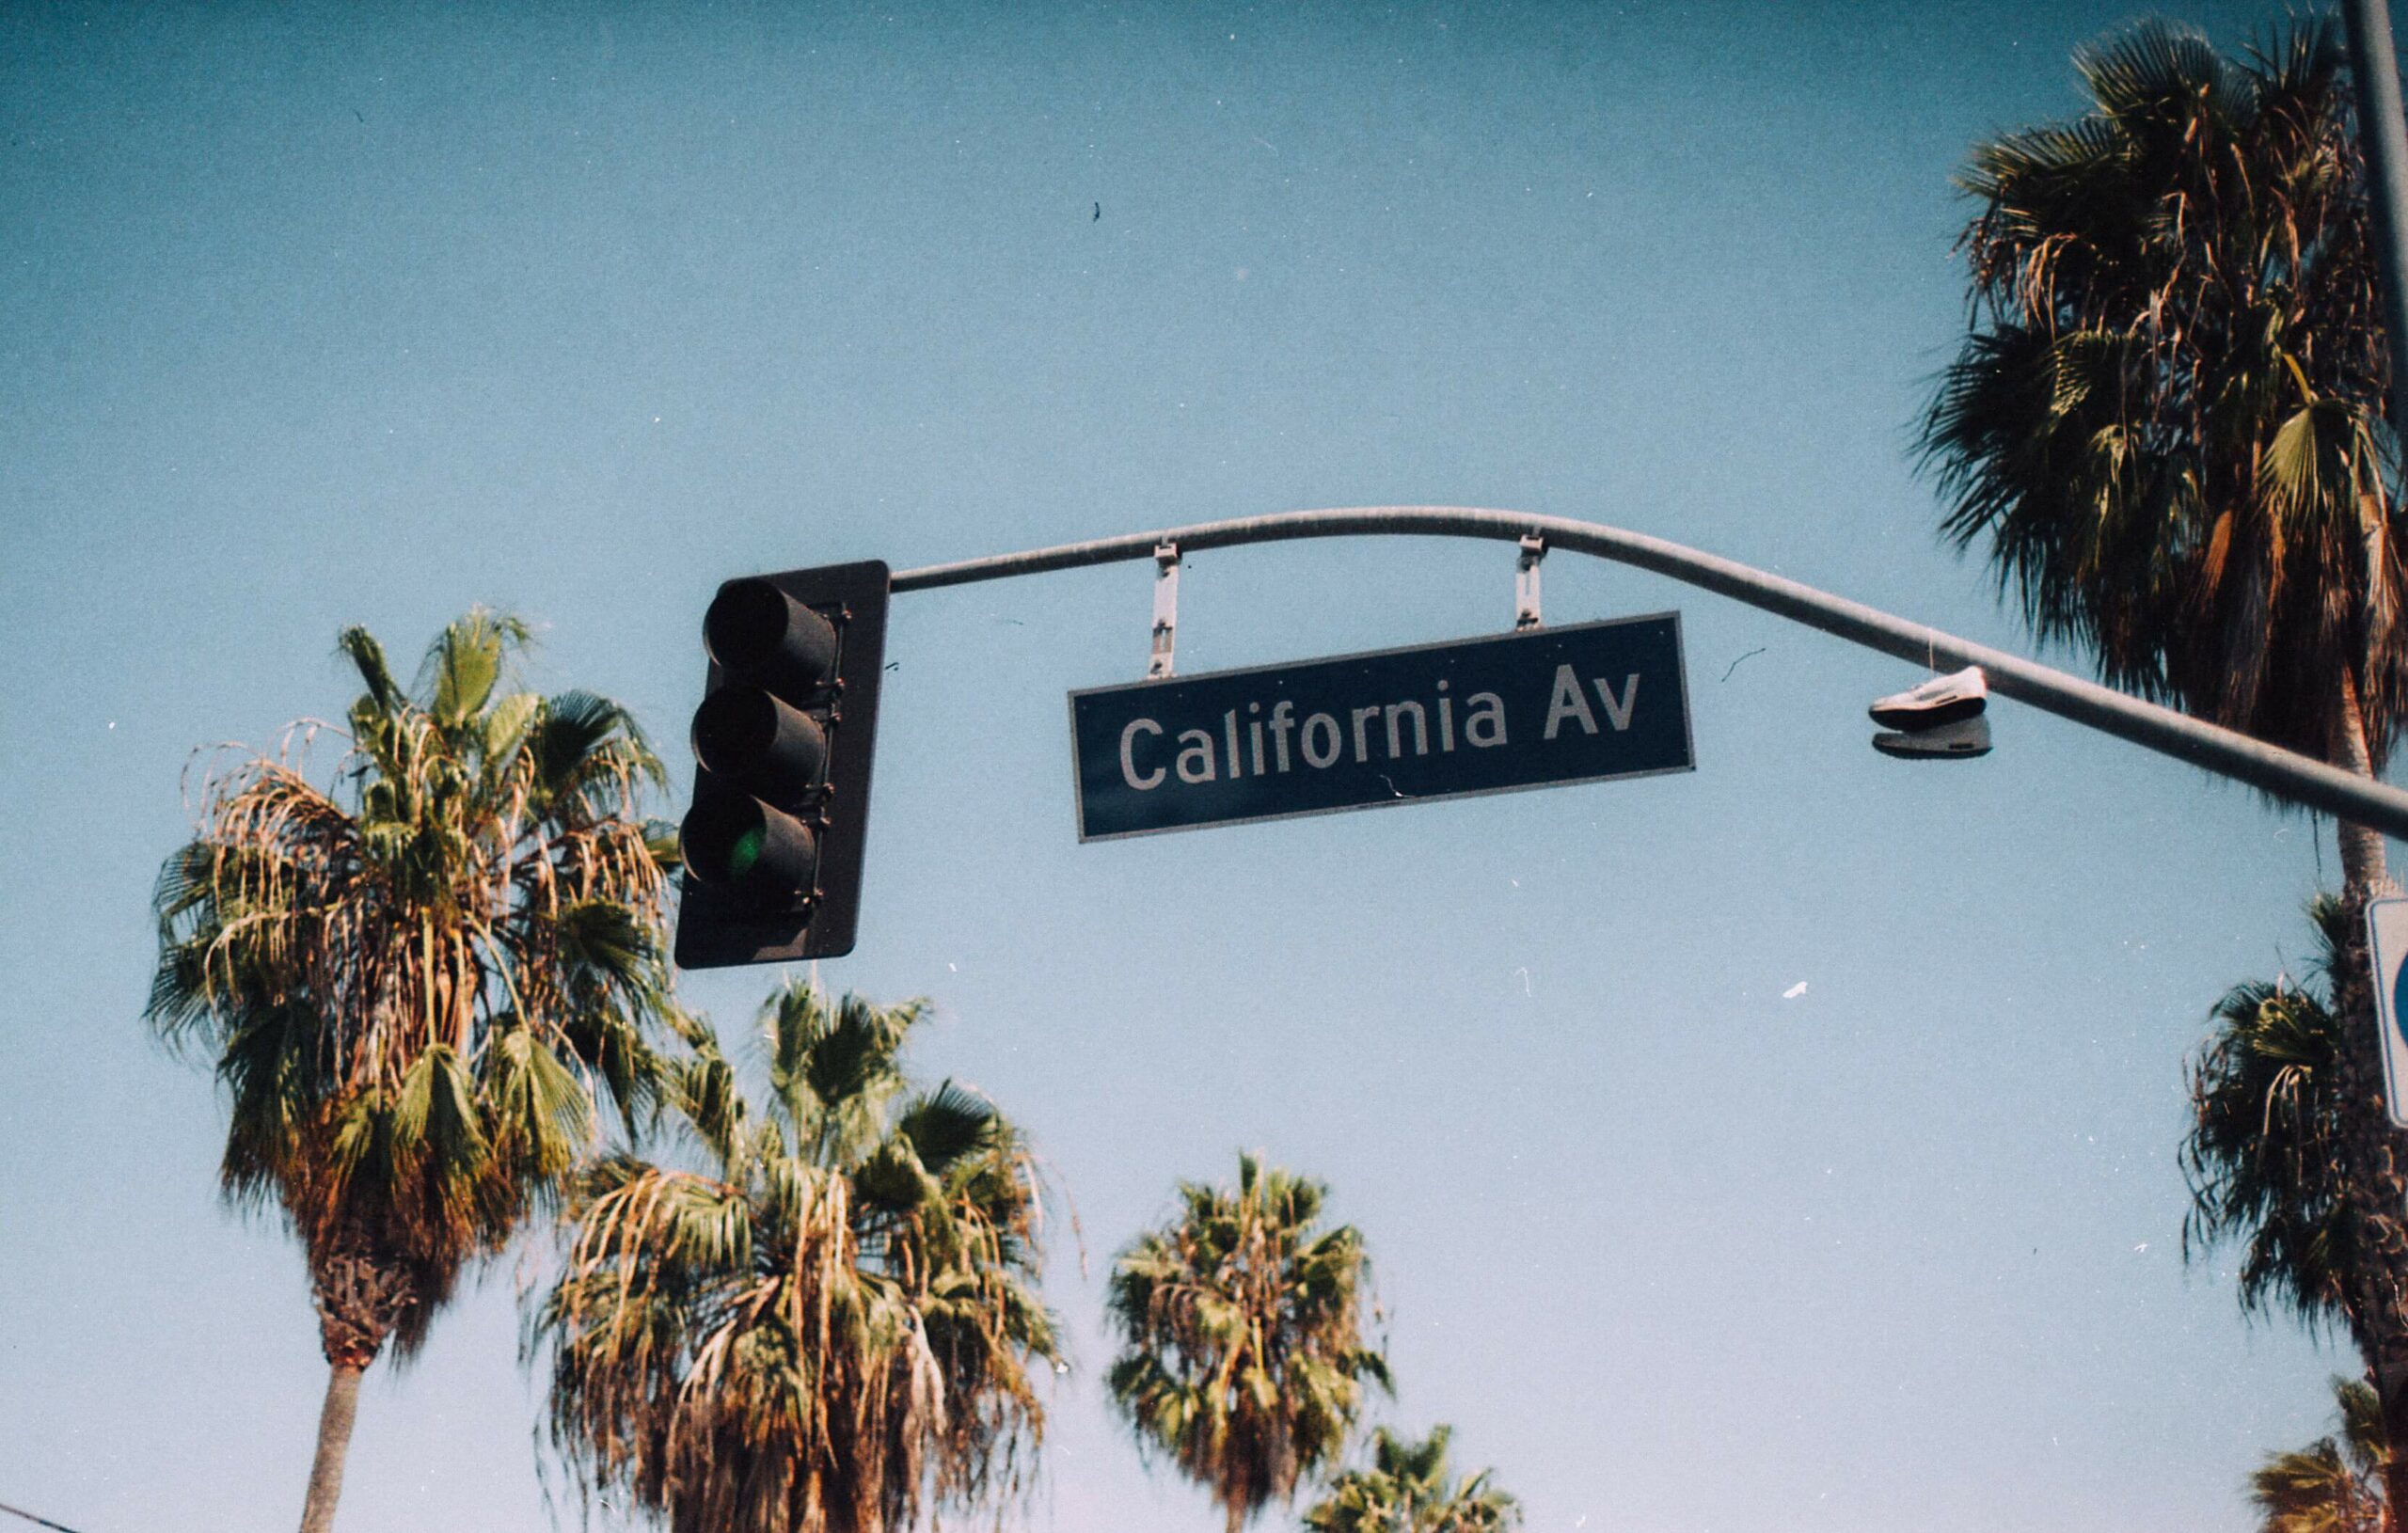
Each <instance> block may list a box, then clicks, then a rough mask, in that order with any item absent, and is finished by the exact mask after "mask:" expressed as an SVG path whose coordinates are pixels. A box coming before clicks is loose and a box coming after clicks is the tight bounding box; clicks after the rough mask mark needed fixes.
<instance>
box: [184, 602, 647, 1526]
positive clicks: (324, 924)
mask: <svg viewBox="0 0 2408 1533" xmlns="http://www.w3.org/2000/svg"><path fill="white" fill-rule="evenodd" d="M525 641H526V631H525V629H524V628H523V627H522V626H521V625H520V624H516V623H515V622H513V621H511V620H509V619H506V618H499V617H495V616H493V615H490V614H488V613H485V612H483V611H479V612H473V613H471V614H469V615H468V616H467V617H465V618H462V619H461V620H459V621H458V622H456V623H454V624H452V625H451V626H450V627H448V628H446V629H445V630H444V631H443V633H442V635H441V637H439V638H438V639H436V641H435V643H434V645H433V646H432V647H431V648H430V649H429V650H428V652H427V657H426V664H425V667H424V670H423V672H421V675H420V681H419V684H418V686H417V687H415V688H414V689H412V690H409V691H404V689H403V688H402V687H400V686H398V685H397V684H396V683H395V682H394V680H393V676H392V673H391V672H390V670H389V669H388V666H387V664H386V660H385V655H384V651H383V650H382V649H381V648H380V647H379V646H378V645H377V643H376V640H374V639H372V638H371V637H370V636H369V635H368V634H367V633H366V632H365V631H364V630H361V629H358V628H352V629H349V630H346V631H345V632H344V633H343V635H342V639H341V648H342V651H343V653H344V654H345V655H346V656H349V657H350V659H351V661H352V663H353V664H354V666H355V667H356V669H357V670H358V672H359V676H360V680H361V682H362V683H363V685H364V686H365V687H366V688H367V690H366V692H365V693H364V694H363V695H362V696H361V697H360V698H359V699H358V701H357V702H356V703H353V705H352V708H351V714H350V720H349V721H350V742H351V749H350V751H349V752H348V753H347V754H346V755H345V756H344V757H343V759H342V762H341V765H340V766H339V767H337V768H336V769H335V771H334V773H333V775H332V780H331V782H330V783H329V784H328V785H327V786H325V787H321V786H320V785H318V784H317V783H315V782H311V781H310V779H309V776H308V774H307V772H306V770H305V767H306V760H305V754H306V748H307V740H308V735H309V733H314V731H315V727H316V726H310V727H309V729H308V730H305V731H304V732H303V733H302V735H301V736H300V744H299V747H298V748H297V749H296V748H293V746H292V743H291V741H288V750H287V751H286V752H285V753H284V754H283V755H281V756H279V757H277V758H269V757H265V756H252V757H249V758H248V759H245V760H242V761H240V762H238V763H237V764H235V765H233V766H231V767H228V768H225V769H222V770H217V771H214V772H213V773H211V775H210V776H209V777H208V779H207V781H206V782H205V784H204V787H203V790H202V793H201V801H200V814H199V824H198V831H197V833H196V834H195V835H194V837H193V839H192V840H191V842H190V843H188V844H187V845H186V846H183V847H182V848H181V849H180V850H178V851H177V852H176V853H175V854H174V855H173V856H171V857H169V858H168V859H167V861H166V865H165V867H164V868H163V869H162V870H161V872H160V876H159V886H158V892H157V895H156V900H155V906H156V909H157V912H158V917H159V924H160V952H159V966H158V971H157V973H156V975H155V977H154V979H153V981H152V984H151V990H150V1004H149V1006H148V1008H147V1011H146V1016H147V1018H148V1019H149V1021H150V1024H151V1025H152V1026H153V1027H155V1028H156V1029H157V1030H158V1031H159V1032H160V1033H161V1034H162V1035H164V1036H166V1038H167V1039H168V1040H170V1041H171V1042H173V1043H175V1044H177V1045H179V1046H180V1047H182V1048H185V1049H188V1050H190V1051H193V1052H194V1053H197V1054H198V1055H199V1056H201V1057H202V1058H204V1059H206V1060H207V1061H208V1062H209V1063H210V1064H211V1065H212V1066H213V1067H214V1069H215V1071H216V1074H217V1078H218V1080H219V1081H220V1082H221V1083H223V1084H224V1085H225V1087H226V1089H227V1092H228V1094H229V1096H230V1098H231V1102H232V1111H231V1121H230V1125H229V1128H228V1132H227V1138H226V1153H225V1158H224V1161H223V1162H222V1165H221V1167H220V1179H221V1184H222V1185H223V1187H224V1189H225V1191H226V1193H227V1195H228V1196H229V1197H230V1199H232V1200H233V1201H234V1202H236V1203H237V1204H238V1205H241V1206H245V1207H251V1208H260V1209H269V1208H272V1209H275V1210H277V1213H279V1214H280V1215H281V1217H282V1219H283V1221H284V1223H285V1224H286V1225H288V1226H289V1227H290V1228H291V1230H292V1231H293V1234H294V1235H295V1236H296V1237H298V1239H299V1240H300V1241H301V1246H302V1251H303V1253H304V1256H305V1259H306V1260H307V1262H308V1264H309V1284H310V1291H311V1294H312V1296H313V1298H314V1299H315V1301H316V1305H317V1310H318V1318H319V1336H320V1341H321V1344H322V1345H323V1347H324V1350H325V1356H326V1362H327V1364H328V1366H329V1370H330V1371H329V1375H328V1379H327V1383H326V1395H325V1405H324V1408H323V1410H322V1412H321V1414H320V1416H319V1428H318V1446H317V1453H316V1457H315V1460H314V1462H312V1464H311V1466H310V1471H309V1492H308V1495H307V1497H306V1499H305V1503H304V1508H303V1511H302V1518H301V1526H302V1528H303V1530H304V1533H320V1530H323V1529H325V1528H326V1527H328V1526H330V1525H331V1524H332V1522H333V1518H334V1509H335V1502H336V1498H337V1496H338V1494H339V1493H340V1492H341V1485H342V1463H343V1455H344V1452H345V1449H346V1448H347V1446H348V1445H349V1442H350V1437H351V1428H352V1420H353V1416H354V1414H355V1412H356V1407H357V1401H358V1391H359V1379H360V1375H361V1374H362V1373H363V1372H364V1371H365V1370H366V1369H367V1367H368V1366H369V1364H370V1363H372V1362H373V1361H374V1360H375V1358H376V1356H377V1354H378V1353H379V1352H380V1351H383V1350H384V1348H385V1346H386V1345H387V1343H388V1342H390V1343H391V1344H392V1346H393V1347H394V1349H395V1350H396V1351H397V1352H398V1353H400V1354H401V1355H404V1356H406V1355H408V1354H409V1353H411V1352H413V1351H416V1350H417V1349H418V1347H419V1346H420V1343H421V1342H422V1341H423V1340H424V1339H425V1337H426V1334H427V1328H428V1325H429V1323H430V1322H431V1321H432V1320H433V1319H434V1316H435V1312H436V1310H437V1309H438V1308H440V1307H441V1306H442V1304H444V1302H445V1301H446V1300H447V1299H449V1298H450V1297H451V1294H452V1289H453V1287H454V1285H455V1284H456V1283H457V1282H458V1280H459V1277H460V1274H461V1272H463V1271H464V1270H465V1269H466V1268H467V1267H468V1266H469V1265H470V1264H471V1263H473V1262H475V1261H477V1260H478V1259H479V1258H481V1257H485V1256H492V1255H494V1254H496V1253H497V1252H499V1250H500V1249H501V1247H502V1245H503V1244H504V1243H505V1242H506V1241H508V1239H509V1238H510V1235H511V1233H512V1231H513V1230H515V1228H517V1226H518V1225H519V1224H520V1222H521V1221H522V1220H523V1219H524V1218H525V1217H526V1216H527V1215H528V1213H529V1212H530V1211H531V1209H533V1208H535V1207H536V1206H538V1205H540V1204H542V1203H544V1202H546V1201H547V1199H548V1198H550V1197H551V1196H552V1195H553V1194H554V1193H556V1191H557V1190H558V1188H559V1186H560V1184H561V1181H562V1177H563V1176H564V1175H565V1174H566V1173H567V1171H568V1170H569V1168H570V1166H571V1165H572V1163H573V1162H575V1161H576V1159H577V1158H578V1156H579V1155H580V1154H581V1153H583V1152H584V1150H585V1149H586V1147H587V1146H588V1145H589V1143H590V1141H591V1137H592V1125H593V1122H594V1115H595V1109H596V1106H597V1098H598V1097H600V1096H607V1097H608V1098H610V1101H611V1102H612V1103H613V1104H614V1105H615V1106H616V1107H617V1108H618V1109H619V1110H620V1112H621V1113H622V1114H634V1113H636V1112H637V1111H639V1110H640V1108H641V1106H642V1102H643V1101H644V1098H645V1094H646V1091H647V1089H648V1085H649V1080H650V1070H651V1065H650V1061H651V1057H652V1055H651V1051H650V1048H649V1045H648V1044H647V1041H646V1039H647V1034H648V1030H649V1029H650V1027H651V1025H652V1023H653V1022H654V1020H655V1019H657V1016H658V1015H659V1012H660V1009H661V1006H662V1000H661V997H662V994H663V991H664V988H665V984H666V970H665V968H664V965H663V960H662V956H661V955H662V952H663V950H664V943H663V932H662V891H663V877H662V872H661V865H662V864H661V859H662V857H663V855H664V852H665V844H663V843H661V842H660V841H659V840H658V828H657V827H647V826H646V824H645V823H643V822H642V821H641V820H640V819H638V817H637V814H636V807H637V798H638V795H639V793H640V791H641V790H642V786H643V785H644V784H645V783H646V782H653V781H657V779H658V777H659V775H660V767H659V764H658V763H657V761H656V760H655V759H654V757H653V755H652V753H651V751H649V750H648V749H647V748H646V747H645V745H644V742H643V738H642V735H641V734H639V733H638V731H637V730H636V728H635V725H634V723H633V722H632V721H631V720H630V719H628V718H627V716H626V713H625V712H624V711H622V710H621V709H620V708H619V707H618V706H617V705H616V704H615V703H609V702H606V701H604V700H603V699H600V698H597V697H594V696H592V695H590V694H587V693H582V692H569V693H565V694H563V695H562V696H559V697H552V698H545V697H539V696H537V695H535V694H532V693H529V692H518V691H508V690H504V689H503V688H502V682H503V678H504V672H505V671H506V670H507V666H508V661H509V659H510V656H511V654H512V652H513V651H514V650H515V649H516V648H517V647H519V646H520V645H522V644H523V643H524V642H525Z"/></svg>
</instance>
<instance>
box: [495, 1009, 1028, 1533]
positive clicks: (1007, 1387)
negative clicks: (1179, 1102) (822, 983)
mask: <svg viewBox="0 0 2408 1533" xmlns="http://www.w3.org/2000/svg"><path fill="white" fill-rule="evenodd" d="M925 1015H926V1007H925V1005H924V1004H923V1003H920V1002H916V1001H914V1002H909V1003H906V1004H902V1005H895V1006H876V1005H872V1004H869V1003H867V1002H864V1001H862V1000H860V999H859V998H857V997H854V996H849V995H848V996H847V997H845V998H844V1000H843V1002H842V1003H841V1004H831V1002H830V1001H829V998H828V997H827V995H826V994H825V992H823V991H821V990H819V989H817V988H815V987H813V986H811V985H809V984H802V983H797V984H789V985H788V986H786V987H785V988H783V989H781V990H780V991H779V992H778V993H777V994H775V995H774V996H772V997H771V998H770V1000H769V1002H768V1004H767V1006H765V1007H764V1009H763V1013H762V1028H763V1038H764V1043H765V1052H766V1056H767V1062H768V1086H769V1094H768V1099H767V1101H766V1102H765V1103H763V1104H760V1105H758V1106H756V1105H754V1104H752V1103H750V1102H748V1101H747V1100H746V1099H745V1098H744V1096H743V1094H742V1092H741V1091H740V1090H739V1089H738V1086H737V1079H736V1072H735V1070H734V1068H733V1067H731V1066H730V1064H729V1063H728V1060H727V1059H726V1057H725V1055H724V1054H722V1053H721V1051H720V1049H719V1047H718V1045H717V1044H716V1043H715V1042H714V1041H713V1039H712V1037H711V1035H710V1034H709V1032H708V1031H707V1030H706V1029H705V1028H703V1027H701V1026H700V1025H699V1024H695V1023H691V1022H688V1023H686V1024H684V1028H683V1031H684V1032H685V1034H686V1036H687V1040H688V1042H689V1048H690V1052H689V1056H688V1057H687V1058H686V1059H684V1060H683V1061H682V1062H681V1063H680V1064H679V1065H678V1066H677V1067H676V1068H675V1069H674V1070H673V1077H672V1083H671V1086H670V1090H669V1099H670V1106H671V1107H672V1108H673V1111H674V1114H675V1117H676V1120H677V1121H678V1122H680V1123H681V1124H682V1126H683V1128H684V1129H685V1130H687V1131H688V1134H689V1138H690V1140H691V1142H692V1147H693V1149H694V1150H695V1151H696V1153H697V1156H698V1163H699V1166H700V1168H699V1169H691V1168H688V1167H683V1166H678V1165H672V1164H657V1163H654V1162H647V1161H643V1160H640V1159H637V1158H636V1157H634V1156H633V1155H619V1156H615V1157H611V1158H609V1159H606V1160H603V1161H601V1162H597V1163H596V1164H595V1165H594V1166H593V1167H592V1168H591V1169H590V1170H589V1171H587V1172H586V1173H584V1174H582V1175H581V1176H580V1177H579V1178H578V1185H577V1189H576V1192H575V1195H574V1197H573V1199H572V1201H571V1203H570V1205H569V1208H568V1226H567V1227H568V1232H569V1234H568V1258H567V1262H566V1266H565V1270H564V1271H563V1272H562V1275H561V1277H560V1278H559V1280H558V1281H557V1282H556V1283H555V1284H554V1286H553V1287H552V1288H551V1289H550V1290H549V1291H548V1292H547V1294H545V1295H544V1297H543V1298H542V1300H541V1301H540V1303H539V1304H538V1305H537V1307H536V1309H535V1311H534V1313H533V1315H532V1316H531V1322H530V1329H529V1340H530V1347H531V1351H537V1352H547V1353H548V1356H549V1372H550V1377H551V1403H550V1411H549V1429H548V1430H549V1434H550V1439H551V1442H552V1444H553V1446H555V1447H556V1448H557V1449H558V1450H559V1451H560V1453H561V1454H562V1458H563V1459H564V1460H565V1461H566V1462H568V1463H569V1464H570V1466H571V1467H572V1468H573V1469H574V1470H575V1471H576V1472H577V1473H578V1476H579V1477H580V1478H581V1479H582V1480H583V1481H584V1483H585V1485H586V1487H587V1490H588V1491H589V1493H596V1494H599V1495H601V1496H602V1497H604V1498H606V1499H612V1500H622V1501H623V1503H624V1504H626V1505H630V1506H632V1507H633V1508H634V1509H638V1510H640V1511H642V1512H643V1513H645V1514H647V1515H649V1516H651V1517H654V1518H657V1520H659V1521H660V1522H661V1523H663V1524H665V1525H667V1526H668V1527H669V1528H670V1529H672V1530H673V1533H823V1530H841V1533H879V1530H881V1529H890V1528H895V1529H899V1528H902V1527H905V1526H908V1525H911V1524H912V1523H913V1522H914V1521H915V1520H916V1519H917V1518H918V1517H919V1515H920V1513H921V1511H922V1509H924V1508H926V1509H930V1510H935V1511H940V1512H941V1511H943V1510H945V1509H969V1508H972V1507H974V1506H977V1505H980V1504H982V1503H986V1502H990V1501H1002V1500H1006V1499H1008V1498H1009V1497H1011V1496H1012V1495H1013V1494H1015V1493H1018V1492H1019V1491H1020V1490H1021V1489H1022V1487H1023V1486H1024V1485H1025V1483H1026V1480H1027V1476H1028V1473H1029V1471H1030V1470H1031V1469H1032V1468H1033V1456H1034V1452H1035V1449H1036V1447H1037V1446H1038V1440H1039V1438H1040V1437H1041V1435H1042V1433H1043V1430H1044V1421H1045V1416H1044V1411H1043V1408H1042V1406H1041V1404H1040V1402H1039V1401H1038V1396H1037V1392H1036V1388H1035V1384H1034V1382H1033V1380H1032V1378H1031V1374H1032V1371H1041V1369H1040V1368H1039V1367H1038V1366H1039V1365H1043V1364H1048V1363H1052V1364H1055V1365H1056V1366H1059V1362H1060V1358H1061V1355H1062V1348H1061V1341H1060V1337H1059V1333H1058V1331H1057V1330H1056V1327H1055V1324H1054V1318H1053V1316H1052V1315H1051V1314H1049V1313H1048V1312H1047V1311H1046V1309H1045V1307H1044V1305H1043V1304H1041V1303H1040V1302H1039V1300H1038V1296H1037V1293H1036V1284H1037V1280H1038V1272H1039V1262H1040V1256H1041V1253H1040V1250H1039V1246H1038V1235H1039V1233H1040V1230H1039V1214H1040V1204H1039V1200H1038V1182H1037V1176H1036V1172H1035V1166H1034V1162H1033V1161H1032V1159H1031V1157H1030V1155H1029V1152H1028V1149H1027V1147H1026V1145H1025V1144H1024V1142H1023V1141H1022V1137H1021V1135H1020V1132H1019V1130H1016V1129H1015V1128H1013V1126H1012V1125H1011V1124H1010V1123H1009V1122H1008V1121H1007V1120H1006V1118H1005V1117H1004V1116H1003V1115H1002V1114H1000V1113H998V1112H997V1111H996V1109H995V1108H994V1106H993V1104H991V1103H990V1102H989V1101H988V1100H987V1099H986V1098H983V1097H980V1096H978V1095H977V1094H975V1093H974V1092H972V1091H970V1090H967V1089H965V1088H964V1087H961V1086H959V1085H957V1084H955V1083H952V1082H949V1081H948V1082H945V1083H943V1084H941V1085H939V1086H937V1087H936V1088H935V1089H933V1090H915V1089H914V1088H913V1087H912V1085H911V1081H910V1078H909V1077H908V1076H907V1075H906V1074H905V1072H904V1070H903V1067H902V1065H901V1063H900V1058H899V1056H900V1053H901V1051H902V1048H903V1045H904V1043H905V1040H906V1039H907V1037H908V1036H909V1035H910V1033H911V1029H912V1027H913V1026H914V1025H915V1024H916V1023H917V1022H918V1021H919V1020H920V1019H921V1018H922V1017H923V1016H925Z"/></svg>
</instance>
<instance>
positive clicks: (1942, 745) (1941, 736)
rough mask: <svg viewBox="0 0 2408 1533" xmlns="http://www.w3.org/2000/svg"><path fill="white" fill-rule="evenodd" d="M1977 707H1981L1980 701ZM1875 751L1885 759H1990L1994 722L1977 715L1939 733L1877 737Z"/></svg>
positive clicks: (1902, 732) (1923, 731)
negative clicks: (1980, 757) (1992, 725)
mask: <svg viewBox="0 0 2408 1533" xmlns="http://www.w3.org/2000/svg"><path fill="white" fill-rule="evenodd" d="M1974 705H1975V706H1977V707H1978V706H1980V700H1979V699H1978V698H1977V699H1975V700H1974ZM1873 749H1874V750H1876V751H1880V752H1881V753H1882V754H1883V755H1885V756H1904V757H1929V756H1987V755H1988V754H1989V753H1990V721H1989V720H1988V719H1984V718H1982V717H1981V716H1979V715H1978V714H1977V715H1975V716H1974V717H1972V718H1971V719H1957V721H1956V722H1955V723H1953V724H1942V725H1941V726H1940V727H1939V728H1937V729H1917V730H1900V731H1897V732H1894V733H1885V734H1880V735H1875V736H1873Z"/></svg>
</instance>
